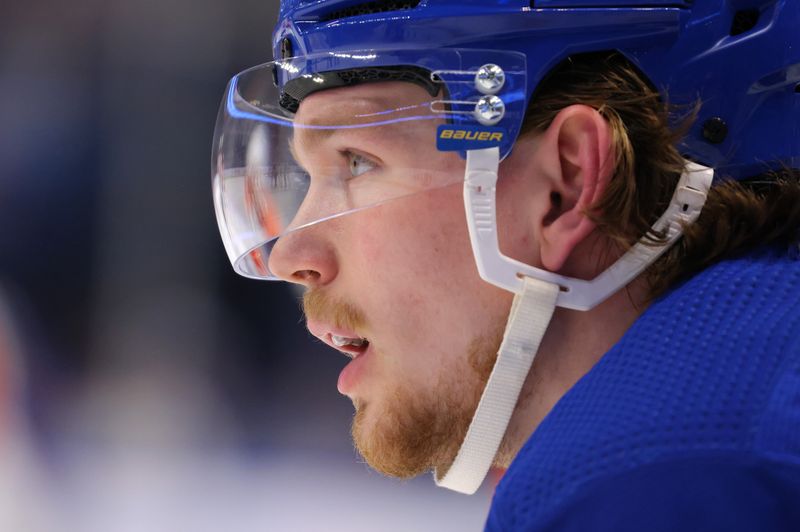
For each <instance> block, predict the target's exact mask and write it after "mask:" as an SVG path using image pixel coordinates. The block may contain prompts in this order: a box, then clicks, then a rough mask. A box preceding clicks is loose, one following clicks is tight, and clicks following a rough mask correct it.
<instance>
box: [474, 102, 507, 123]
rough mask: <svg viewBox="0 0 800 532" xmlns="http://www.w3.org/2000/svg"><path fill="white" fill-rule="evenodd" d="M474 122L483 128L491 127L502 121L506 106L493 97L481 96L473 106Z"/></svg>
mask: <svg viewBox="0 0 800 532" xmlns="http://www.w3.org/2000/svg"><path fill="white" fill-rule="evenodd" d="M473 114H474V115H475V120H477V121H478V122H480V123H481V124H483V125H484V126H493V125H495V124H496V123H498V122H499V121H500V120H502V119H503V116H504V115H505V114H506V106H505V104H504V103H503V100H501V99H500V98H498V97H497V96H494V95H489V96H482V97H481V99H480V100H478V103H476V104H475V111H474V113H473Z"/></svg>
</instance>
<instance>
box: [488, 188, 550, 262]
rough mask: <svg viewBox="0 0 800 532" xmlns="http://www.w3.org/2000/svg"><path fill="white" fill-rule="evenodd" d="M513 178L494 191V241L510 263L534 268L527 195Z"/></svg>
mask: <svg viewBox="0 0 800 532" xmlns="http://www.w3.org/2000/svg"><path fill="white" fill-rule="evenodd" d="M524 186H525V183H522V182H521V179H520V178H518V177H516V176H506V177H504V178H503V179H502V180H501V181H500V182H499V183H498V187H497V226H498V235H497V239H498V242H499V245H500V251H501V252H502V253H503V254H504V255H506V256H507V257H510V258H512V259H514V260H517V261H520V262H522V263H525V264H531V265H533V266H538V265H539V264H540V263H541V261H540V260H539V250H538V246H537V237H536V234H535V227H536V224H535V218H534V209H533V206H532V205H531V204H530V203H529V202H530V197H531V194H530V193H528V192H527V191H525V190H524Z"/></svg>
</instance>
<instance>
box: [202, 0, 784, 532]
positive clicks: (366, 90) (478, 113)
mask: <svg viewBox="0 0 800 532" xmlns="http://www.w3.org/2000/svg"><path fill="white" fill-rule="evenodd" d="M799 23H800V4H798V3H797V2H793V1H791V0H741V1H730V0H695V1H694V2H689V1H686V2H683V1H677V2H676V1H675V0H670V1H667V0H649V1H646V2H630V1H627V0H617V1H613V0H612V1H607V0H602V1H599V0H598V1H594V0H538V1H537V2H535V3H529V2H518V1H511V2H502V3H497V2H489V1H486V0H471V1H467V2H465V1H463V0H461V1H459V2H455V1H452V0H429V1H427V2H424V1H423V2H419V1H410V2H394V1H392V2H389V1H386V2H384V1H373V2H369V3H362V4H359V3H358V2H354V1H352V0H329V1H319V2H304V1H301V0H285V1H284V2H283V4H282V7H281V14H280V21H279V23H278V25H277V27H276V30H275V33H274V35H273V45H274V53H275V57H276V60H275V61H273V62H271V63H267V64H265V65H261V66H258V67H255V68H253V69H250V70H248V71H245V72H243V73H242V74H239V75H238V76H236V77H235V78H234V79H233V80H232V81H231V83H230V85H229V87H228V90H227V92H226V95H225V98H224V100H223V104H222V107H221V110H220V115H219V119H218V124H217V133H216V138H215V143H214V156H213V160H212V175H213V191H214V200H215V206H216V210H217V217H218V220H219V225H220V231H221V234H222V238H223V241H224V243H225V246H226V250H227V252H228V254H229V257H230V259H231V262H232V264H233V266H234V269H235V270H236V271H237V272H239V273H240V274H242V275H245V276H248V277H253V278H258V279H282V280H286V281H290V282H294V283H299V284H301V285H303V286H304V287H305V289H306V292H305V297H304V307H305V312H306V315H307V319H308V328H309V330H310V331H311V332H312V333H313V334H314V335H316V336H317V337H319V338H320V339H321V340H322V341H324V342H326V343H328V344H330V345H331V346H332V347H334V348H336V349H338V350H340V351H341V352H343V353H344V354H345V355H347V356H348V357H350V358H351V359H352V360H351V361H350V362H349V363H348V365H347V366H346V367H345V369H344V370H343V371H342V373H341V375H340V377H339V382H338V387H339V391H340V392H341V393H343V394H345V395H347V396H348V397H350V398H351V399H352V401H353V403H354V405H355V409H356V414H355V419H354V423H353V437H354V441H355V443H356V445H357V447H358V449H359V451H360V452H361V454H362V455H363V456H364V457H365V459H366V460H367V462H368V463H369V464H370V465H371V466H373V467H374V468H376V469H378V470H379V471H382V472H384V473H386V474H389V475H394V476H398V477H411V476H414V475H418V474H420V473H422V472H424V471H428V470H433V471H434V473H435V478H436V482H437V483H438V484H440V485H442V486H444V487H448V488H451V489H454V490H457V491H461V492H464V493H472V492H474V491H475V490H476V489H477V488H478V487H479V485H480V484H481V482H482V480H483V478H484V476H485V475H486V472H487V471H488V469H489V468H490V467H491V466H492V465H496V466H500V467H503V468H508V471H507V473H506V475H505V476H504V478H503V480H502V481H501V483H500V485H499V486H498V489H497V492H496V495H495V498H494V501H493V504H492V509H491V512H490V515H489V518H488V521H487V529H490V530H700V529H702V530H756V529H757V530H796V529H800V504H798V502H797V501H799V500H800V261H799V260H798V256H799V255H800V253H799V252H798V236H800V234H799V233H798V231H800V182H798V170H797V169H798V168H800V130H798V127H797V124H798V123H800V122H799V120H800V74H798V73H799V72H800V34H798V33H797V31H796V28H797V27H798V24H799Z"/></svg>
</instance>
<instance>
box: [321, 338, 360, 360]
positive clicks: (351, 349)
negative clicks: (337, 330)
mask: <svg viewBox="0 0 800 532" xmlns="http://www.w3.org/2000/svg"><path fill="white" fill-rule="evenodd" d="M328 337H329V340H330V342H329V343H330V344H331V345H332V346H334V347H335V348H336V349H338V350H339V351H341V352H342V353H344V354H345V355H347V356H349V357H350V358H355V357H357V356H358V355H360V354H362V353H364V352H365V351H366V350H367V348H368V347H369V340H367V339H366V338H358V337H356V338H351V337H348V336H339V335H336V334H329V335H328Z"/></svg>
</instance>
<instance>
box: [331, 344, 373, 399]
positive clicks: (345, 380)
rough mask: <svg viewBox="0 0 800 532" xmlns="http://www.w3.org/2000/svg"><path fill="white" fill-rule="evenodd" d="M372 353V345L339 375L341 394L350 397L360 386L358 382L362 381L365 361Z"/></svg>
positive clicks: (338, 386) (338, 384) (338, 385)
mask: <svg viewBox="0 0 800 532" xmlns="http://www.w3.org/2000/svg"><path fill="white" fill-rule="evenodd" d="M371 351H372V344H370V345H368V346H367V349H366V350H365V351H364V352H363V353H361V354H360V355H358V356H357V357H356V358H354V359H353V360H351V361H350V362H349V363H348V364H347V365H346V366H345V367H344V369H343V370H342V372H341V373H340V374H339V382H338V383H337V385H336V387H337V388H338V389H339V393H340V394H342V395H350V394H351V393H352V392H353V390H354V389H355V387H356V386H357V385H358V381H359V380H360V379H362V375H363V373H364V363H365V359H366V358H367V357H368V356H369V354H370V352H371Z"/></svg>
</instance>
